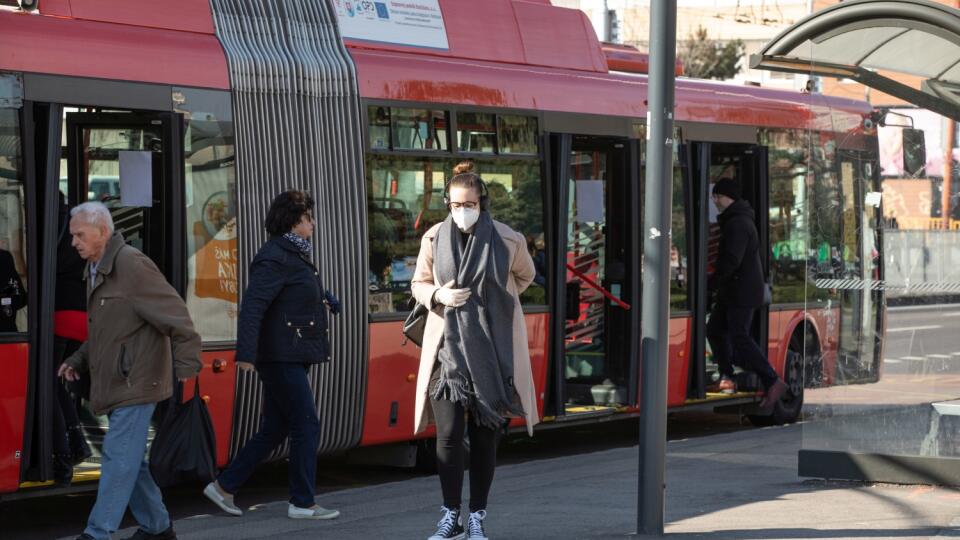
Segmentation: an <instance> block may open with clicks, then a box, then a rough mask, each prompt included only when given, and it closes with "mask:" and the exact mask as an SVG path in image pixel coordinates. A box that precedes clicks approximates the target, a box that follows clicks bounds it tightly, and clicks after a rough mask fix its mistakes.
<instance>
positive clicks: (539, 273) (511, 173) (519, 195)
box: [476, 159, 549, 305]
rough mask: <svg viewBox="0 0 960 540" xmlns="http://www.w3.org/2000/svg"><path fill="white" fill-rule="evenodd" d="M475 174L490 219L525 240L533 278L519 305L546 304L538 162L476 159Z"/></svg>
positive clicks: (541, 196) (544, 258)
mask: <svg viewBox="0 0 960 540" xmlns="http://www.w3.org/2000/svg"><path fill="white" fill-rule="evenodd" d="M476 165H477V172H478V173H480V176H482V177H483V178H484V180H486V182H487V191H488V193H489V197H490V213H491V215H492V216H493V219H496V220H497V221H500V222H502V223H505V224H506V225H509V226H510V228H511V229H513V230H515V231H517V232H519V233H520V234H522V235H523V236H524V238H526V241H527V250H528V251H529V252H530V255H531V256H532V257H533V261H534V267H535V269H536V276H535V277H534V281H533V283H532V284H531V285H530V287H528V288H527V290H526V291H524V292H523V294H521V295H520V302H521V303H522V304H523V305H545V304H546V303H547V282H546V276H547V268H546V264H547V263H546V262H547V260H549V259H547V255H546V251H545V243H544V234H543V185H542V183H541V180H540V162H539V161H538V160H531V159H498V160H492V159H490V160H483V159H479V160H476Z"/></svg>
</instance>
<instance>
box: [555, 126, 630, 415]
mask: <svg viewBox="0 0 960 540" xmlns="http://www.w3.org/2000/svg"><path fill="white" fill-rule="evenodd" d="M629 154H630V150H629V145H628V141H627V140H625V139H624V140H621V139H601V138H596V137H574V138H573V142H572V151H571V153H570V155H569V165H568V170H567V173H566V178H565V183H566V190H567V193H566V200H567V204H566V216H565V219H564V221H565V222H566V223H565V231H562V232H561V234H560V235H559V237H560V238H561V239H562V240H563V241H564V242H565V244H566V246H565V260H564V266H565V268H564V269H563V270H562V271H561V273H560V275H561V276H565V280H564V283H565V290H564V293H565V302H564V303H565V306H566V308H565V311H566V313H565V314H564V316H565V318H566V322H565V325H564V351H563V352H564V358H563V363H562V369H563V371H564V375H563V376H564V381H565V409H566V412H567V413H568V414H572V413H577V412H591V411H594V410H596V409H594V407H596V406H600V407H609V406H615V405H624V404H627V403H628V402H629V401H628V400H629V399H630V393H631V387H630V383H629V380H630V376H631V364H630V358H629V357H630V339H629V338H628V336H629V335H630V328H629V324H630V318H629V315H630V314H629V313H628V311H629V302H630V298H631V293H632V290H633V289H632V288H633V287H634V286H635V284H634V283H633V280H632V278H631V276H632V274H633V269H632V268H631V264H632V263H631V259H630V255H631V253H630V248H629V246H630V243H631V226H630V223H629V222H628V217H629V213H630V211H631V205H630V200H631V198H630V196H631V190H632V188H631V185H630V181H629V178H630V172H629V171H630V170H629V167H628V162H629V158H628V156H629ZM638 309H639V308H638Z"/></svg>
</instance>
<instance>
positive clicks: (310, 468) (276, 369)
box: [217, 362, 320, 508]
mask: <svg viewBox="0 0 960 540" xmlns="http://www.w3.org/2000/svg"><path fill="white" fill-rule="evenodd" d="M309 369H310V366H309V365H303V364H292V363H280V362H275V363H267V362H264V363H258V364H257V374H258V375H260V380H261V381H262V382H263V411H262V412H261V414H260V430H259V431H257V433H256V435H254V436H253V437H252V438H251V439H250V440H249V441H247V444H245V445H244V447H243V448H242V449H241V450H240V452H239V453H237V455H236V456H235V457H234V458H233V462H232V463H230V466H229V467H227V469H226V470H224V471H223V472H222V473H220V477H219V478H217V483H218V484H220V487H221V488H223V490H224V491H226V492H227V493H236V492H237V490H238V489H240V486H242V485H243V484H244V483H245V482H246V481H247V479H249V478H250V475H252V474H253V471H254V470H255V469H256V468H257V466H258V465H260V463H262V462H263V460H265V459H267V456H269V455H270V453H271V452H273V449H274V448H276V447H277V446H280V444H282V443H283V440H284V439H286V438H287V436H288V435H289V437H290V464H289V465H288V467H289V469H288V471H287V474H288V477H289V483H290V503H291V504H293V505H296V506H299V507H300V508H310V507H312V506H313V505H314V504H316V503H315V502H314V488H315V486H316V482H317V478H316V477H317V448H318V447H319V446H320V420H319V418H317V404H316V401H315V400H314V397H313V391H312V390H311V389H310V381H309V380H308V379H307V371H308V370H309Z"/></svg>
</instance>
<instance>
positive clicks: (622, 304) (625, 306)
mask: <svg viewBox="0 0 960 540" xmlns="http://www.w3.org/2000/svg"><path fill="white" fill-rule="evenodd" d="M567 270H570V272H572V273H573V275H575V276H577V277H578V278H580V279H581V280H583V281H584V282H585V283H586V284H587V285H589V286H590V287H591V288H593V289H594V290H597V291H599V292H600V294H602V295H603V296H605V297H607V298H608V299H609V300H610V301H611V302H613V303H614V304H617V305H618V306H620V307H622V308H623V309H626V310H629V309H630V304H628V303H626V302H624V301H623V300H621V299H619V298H617V297H616V296H614V295H613V294H612V293H611V292H610V291H608V290H606V289H604V288H603V286H602V285H600V284H599V283H597V282H596V281H594V280H592V279H590V278H589V277H587V275H586V274H584V273H583V272H581V271H579V270H577V269H576V268H575V267H574V266H573V265H572V264H570V263H567Z"/></svg>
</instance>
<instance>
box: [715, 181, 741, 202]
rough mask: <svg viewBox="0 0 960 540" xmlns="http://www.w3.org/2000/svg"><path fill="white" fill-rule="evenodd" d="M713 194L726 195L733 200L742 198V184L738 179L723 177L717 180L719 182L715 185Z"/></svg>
mask: <svg viewBox="0 0 960 540" xmlns="http://www.w3.org/2000/svg"><path fill="white" fill-rule="evenodd" d="M713 194H714V195H726V196H727V197H730V198H731V199H733V200H735V201H736V200H739V199H740V184H738V183H737V181H736V180H731V179H729V178H721V179H719V180H717V183H716V184H714V185H713Z"/></svg>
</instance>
